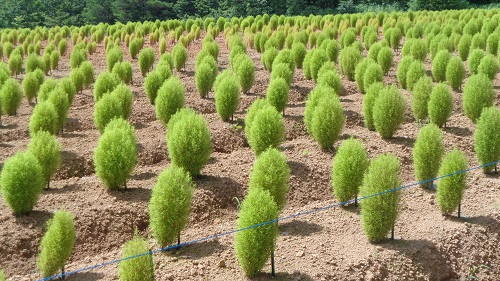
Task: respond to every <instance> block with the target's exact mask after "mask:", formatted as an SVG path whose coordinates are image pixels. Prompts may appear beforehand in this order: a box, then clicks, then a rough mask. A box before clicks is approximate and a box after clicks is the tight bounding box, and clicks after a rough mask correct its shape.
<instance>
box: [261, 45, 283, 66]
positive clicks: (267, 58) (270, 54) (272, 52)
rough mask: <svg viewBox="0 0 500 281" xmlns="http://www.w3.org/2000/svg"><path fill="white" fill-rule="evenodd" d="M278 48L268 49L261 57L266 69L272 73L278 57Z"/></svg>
mask: <svg viewBox="0 0 500 281" xmlns="http://www.w3.org/2000/svg"><path fill="white" fill-rule="evenodd" d="M278 53H279V51H278V49H277V48H274V47H272V48H268V49H266V50H265V51H264V53H263V54H262V57H261V61H262V64H263V65H264V69H265V70H267V71H269V72H271V71H272V69H273V62H274V59H275V58H276V57H277V56H278Z"/></svg>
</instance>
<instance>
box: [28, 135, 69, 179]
mask: <svg viewBox="0 0 500 281" xmlns="http://www.w3.org/2000/svg"><path fill="white" fill-rule="evenodd" d="M28 151H29V152H31V153H32V154H33V155H34V156H35V158H36V159H37V160H38V163H39V164H40V167H41V168H42V175H43V179H44V181H45V183H47V187H50V178H51V177H52V176H53V175H54V173H55V172H56V170H57V169H58V168H59V166H60V165H61V145H60V144H59V143H58V142H57V139H56V137H55V136H54V135H52V134H50V133H49V132H47V131H38V132H36V133H34V134H33V135H32V136H31V140H30V143H29V144H28Z"/></svg>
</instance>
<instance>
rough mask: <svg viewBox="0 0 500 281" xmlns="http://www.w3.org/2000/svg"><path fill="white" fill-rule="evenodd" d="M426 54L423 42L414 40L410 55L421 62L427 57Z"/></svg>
mask: <svg viewBox="0 0 500 281" xmlns="http://www.w3.org/2000/svg"><path fill="white" fill-rule="evenodd" d="M427 52H428V50H427V46H426V44H425V41H424V40H421V39H415V40H414V41H413V43H412V44H411V49H410V54H411V56H412V57H413V58H414V59H416V60H419V61H421V62H423V61H424V60H425V57H426V56H427Z"/></svg>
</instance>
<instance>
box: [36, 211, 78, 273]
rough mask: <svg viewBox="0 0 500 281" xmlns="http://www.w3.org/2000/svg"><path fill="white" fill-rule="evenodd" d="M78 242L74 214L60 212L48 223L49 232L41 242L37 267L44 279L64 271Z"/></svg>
mask: <svg viewBox="0 0 500 281" xmlns="http://www.w3.org/2000/svg"><path fill="white" fill-rule="evenodd" d="M75 242H76V232H75V222H74V216H73V214H72V213H70V212H68V211H65V210H59V211H57V212H55V213H54V216H53V217H52V218H51V219H50V220H49V221H48V222H47V231H46V232H45V235H43V237H42V240H41V241H40V255H39V256H38V261H37V267H38V268H39V269H40V273H41V274H42V276H43V277H49V276H52V275H54V274H56V273H57V272H58V271H59V269H63V272H64V264H66V262H67V261H68V259H69V258H70V257H71V253H72V252H73V246H74V245H75Z"/></svg>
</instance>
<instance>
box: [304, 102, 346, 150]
mask: <svg viewBox="0 0 500 281" xmlns="http://www.w3.org/2000/svg"><path fill="white" fill-rule="evenodd" d="M344 122H345V116H344V111H343V108H342V104H341V103H340V100H339V99H338V97H328V98H322V99H321V98H320V100H319V102H318V104H317V105H316V106H315V107H314V108H313V109H312V117H311V123H310V128H311V134H312V136H313V138H314V139H315V140H316V141H317V142H318V143H319V145H320V146H321V148H322V149H331V148H332V147H333V144H334V143H335V142H336V141H337V140H338V139H339V138H340V134H341V133H342V128H343V127H344Z"/></svg>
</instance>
